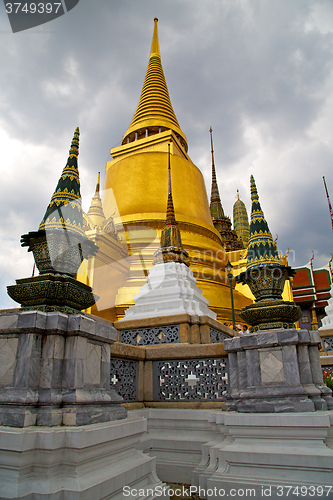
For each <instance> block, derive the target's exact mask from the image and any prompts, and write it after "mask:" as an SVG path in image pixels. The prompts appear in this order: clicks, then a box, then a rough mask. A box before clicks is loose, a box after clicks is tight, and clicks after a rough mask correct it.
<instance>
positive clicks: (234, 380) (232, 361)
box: [228, 352, 238, 390]
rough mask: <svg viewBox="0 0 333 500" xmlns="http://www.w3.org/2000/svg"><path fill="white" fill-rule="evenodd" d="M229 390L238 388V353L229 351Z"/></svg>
mask: <svg viewBox="0 0 333 500" xmlns="http://www.w3.org/2000/svg"><path fill="white" fill-rule="evenodd" d="M228 357H229V388H230V389H229V390H233V389H237V387H238V365H237V354H236V353H235V352H231V353H229V356H228Z"/></svg>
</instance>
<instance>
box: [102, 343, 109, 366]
mask: <svg viewBox="0 0 333 500" xmlns="http://www.w3.org/2000/svg"><path fill="white" fill-rule="evenodd" d="M110 359H111V347H110V344H102V361H104V362H105V363H109V364H110Z"/></svg>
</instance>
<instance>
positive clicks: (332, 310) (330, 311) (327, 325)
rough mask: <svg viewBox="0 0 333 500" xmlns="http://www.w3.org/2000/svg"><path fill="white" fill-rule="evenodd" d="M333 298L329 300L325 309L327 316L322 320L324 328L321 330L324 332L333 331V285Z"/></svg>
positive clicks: (332, 292) (332, 293) (332, 295)
mask: <svg viewBox="0 0 333 500" xmlns="http://www.w3.org/2000/svg"><path fill="white" fill-rule="evenodd" d="M330 293H331V298H330V299H328V304H327V306H326V307H325V313H326V316H324V318H323V319H322V320H321V323H322V326H321V327H320V328H319V330H320V331H322V330H332V329H333V285H332V286H331V292H330Z"/></svg>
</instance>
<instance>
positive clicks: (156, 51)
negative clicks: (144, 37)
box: [150, 17, 161, 57]
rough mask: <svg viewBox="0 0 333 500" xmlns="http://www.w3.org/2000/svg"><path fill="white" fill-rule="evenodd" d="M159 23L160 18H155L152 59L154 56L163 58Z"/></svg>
mask: <svg viewBox="0 0 333 500" xmlns="http://www.w3.org/2000/svg"><path fill="white" fill-rule="evenodd" d="M157 22H158V18H157V17H155V18H154V33H153V41H152V43H151V50H150V57H152V56H158V57H161V54H160V46H159V43H158V30H157Z"/></svg>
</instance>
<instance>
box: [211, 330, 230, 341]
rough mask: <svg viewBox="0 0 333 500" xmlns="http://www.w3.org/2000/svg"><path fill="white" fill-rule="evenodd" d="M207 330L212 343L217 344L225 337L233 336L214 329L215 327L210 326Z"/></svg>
mask: <svg viewBox="0 0 333 500" xmlns="http://www.w3.org/2000/svg"><path fill="white" fill-rule="evenodd" d="M209 332H210V342H211V343H212V344H218V343H219V342H224V340H225V339H232V338H233V337H232V336H231V335H228V334H227V333H224V332H220V331H219V330H216V328H212V327H210V329H209Z"/></svg>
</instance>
